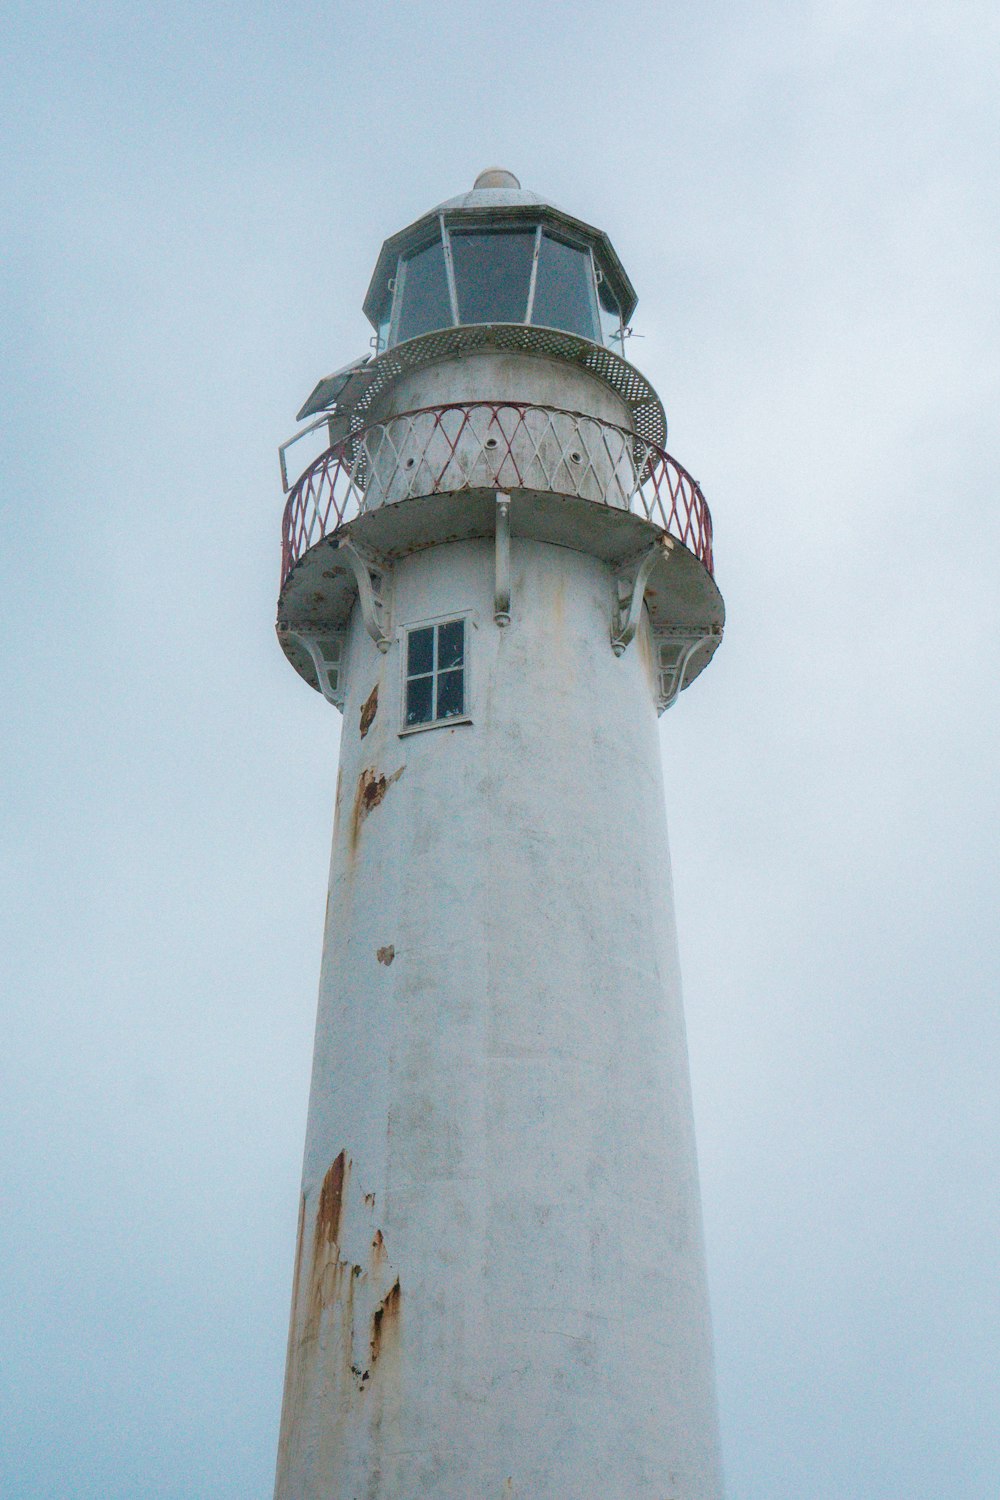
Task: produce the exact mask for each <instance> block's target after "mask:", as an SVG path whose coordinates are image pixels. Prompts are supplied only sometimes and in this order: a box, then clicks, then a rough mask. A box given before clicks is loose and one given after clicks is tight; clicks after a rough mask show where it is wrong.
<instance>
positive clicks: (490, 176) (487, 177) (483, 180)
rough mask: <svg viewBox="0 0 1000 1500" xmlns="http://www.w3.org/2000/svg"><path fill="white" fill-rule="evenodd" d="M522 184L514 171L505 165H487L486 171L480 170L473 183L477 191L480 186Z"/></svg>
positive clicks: (495, 186) (473, 189)
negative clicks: (510, 170) (508, 169)
mask: <svg viewBox="0 0 1000 1500" xmlns="http://www.w3.org/2000/svg"><path fill="white" fill-rule="evenodd" d="M520 186H521V184H520V183H519V182H518V180H517V178H516V177H515V176H514V174H513V172H508V171H507V169H506V168H505V167H487V168H486V170H485V172H480V174H479V176H478V177H477V178H476V180H475V182H474V183H473V184H472V191H473V192H474V193H475V192H477V191H478V190H479V189H480V188H519V187H520Z"/></svg>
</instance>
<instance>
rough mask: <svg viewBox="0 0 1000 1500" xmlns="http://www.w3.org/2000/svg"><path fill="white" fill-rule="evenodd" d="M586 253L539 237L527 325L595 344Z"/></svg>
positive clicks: (589, 276)
mask: <svg viewBox="0 0 1000 1500" xmlns="http://www.w3.org/2000/svg"><path fill="white" fill-rule="evenodd" d="M594 311H595V309H594V288H593V271H592V269H591V261H590V252H589V251H588V250H581V249H579V248H578V247H577V246H576V245H567V244H566V243H565V242H564V241H563V240H554V239H553V238H552V237H551V235H548V234H543V235H542V243H541V246H540V248H539V252H538V278H537V280H536V282H535V302H534V306H533V307H532V310H531V321H532V323H535V324H537V325H538V327H540V328H564V329H565V330H566V332H567V333H578V334H580V336H581V337H582V338H585V339H593V340H595V341H596V340H597V337H598V334H597V324H596V319H595V316H594Z"/></svg>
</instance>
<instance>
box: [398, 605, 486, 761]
mask: <svg viewBox="0 0 1000 1500" xmlns="http://www.w3.org/2000/svg"><path fill="white" fill-rule="evenodd" d="M455 620H462V621H464V623H465V659H464V661H463V663H462V672H463V680H462V696H463V699H464V701H465V712H464V713H461V714H453V715H452V716H451V718H450V719H429V720H428V721H427V723H426V724H407V722H406V684H407V682H408V681H409V677H408V673H407V670H406V664H407V662H406V659H407V656H408V654H409V651H408V644H409V638H410V632H411V631H413V630H427V629H428V628H429V627H430V626H432V625H450V624H452V622H453V621H455ZM477 623H478V622H477V620H476V616H475V613H474V611H473V610H471V609H451V610H449V611H448V613H447V614H446V615H432V616H431V617H430V618H429V619H426V620H410V621H408V622H407V624H405V625H401V626H400V627H399V730H398V733H399V735H400V736H401V737H402V736H403V735H407V734H423V732H424V730H426V729H451V728H453V727H454V725H456V724H471V723H472V710H473V700H472V670H471V657H472V632H473V631H474V630H475V629H476V628H477ZM436 639H437V638H436V637H435V643H436ZM437 677H438V673H437V671H435V672H434V686H435V692H436V689H437Z"/></svg>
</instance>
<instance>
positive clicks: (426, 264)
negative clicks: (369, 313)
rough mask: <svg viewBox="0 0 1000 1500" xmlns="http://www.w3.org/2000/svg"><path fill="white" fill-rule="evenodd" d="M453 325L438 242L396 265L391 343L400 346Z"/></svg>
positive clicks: (435, 241) (445, 276) (445, 274)
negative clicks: (393, 329)
mask: <svg viewBox="0 0 1000 1500" xmlns="http://www.w3.org/2000/svg"><path fill="white" fill-rule="evenodd" d="M452 321H453V318H452V310H451V294H450V292H449V290H448V274H447V271H446V269H445V263H444V248H443V246H442V244H441V241H440V240H434V241H433V242H432V243H431V244H430V245H425V246H424V247H423V248H422V249H420V250H416V251H414V252H413V254H412V255H408V256H406V257H405V258H404V259H403V260H401V261H400V263H399V271H398V273H397V277H396V297H395V325H396V331H395V334H394V335H393V337H392V340H391V341H392V343H394V344H402V343H404V342H405V340H406V339H415V338H417V337H418V335H420V334H421V333H432V332H433V330H434V329H435V328H448V327H450V326H451V323H452Z"/></svg>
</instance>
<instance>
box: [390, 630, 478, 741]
mask: <svg viewBox="0 0 1000 1500" xmlns="http://www.w3.org/2000/svg"><path fill="white" fill-rule="evenodd" d="M465 703H466V686H465V621H464V620H446V621H444V622H443V623H442V624H440V625H420V626H418V627H417V628H416V629H414V630H408V631H407V633H406V699H405V705H404V710H403V727H404V729H418V728H419V727H420V726H421V725H423V724H440V723H442V722H444V721H445V720H446V719H456V718H464V717H465V712H466V708H465Z"/></svg>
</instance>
